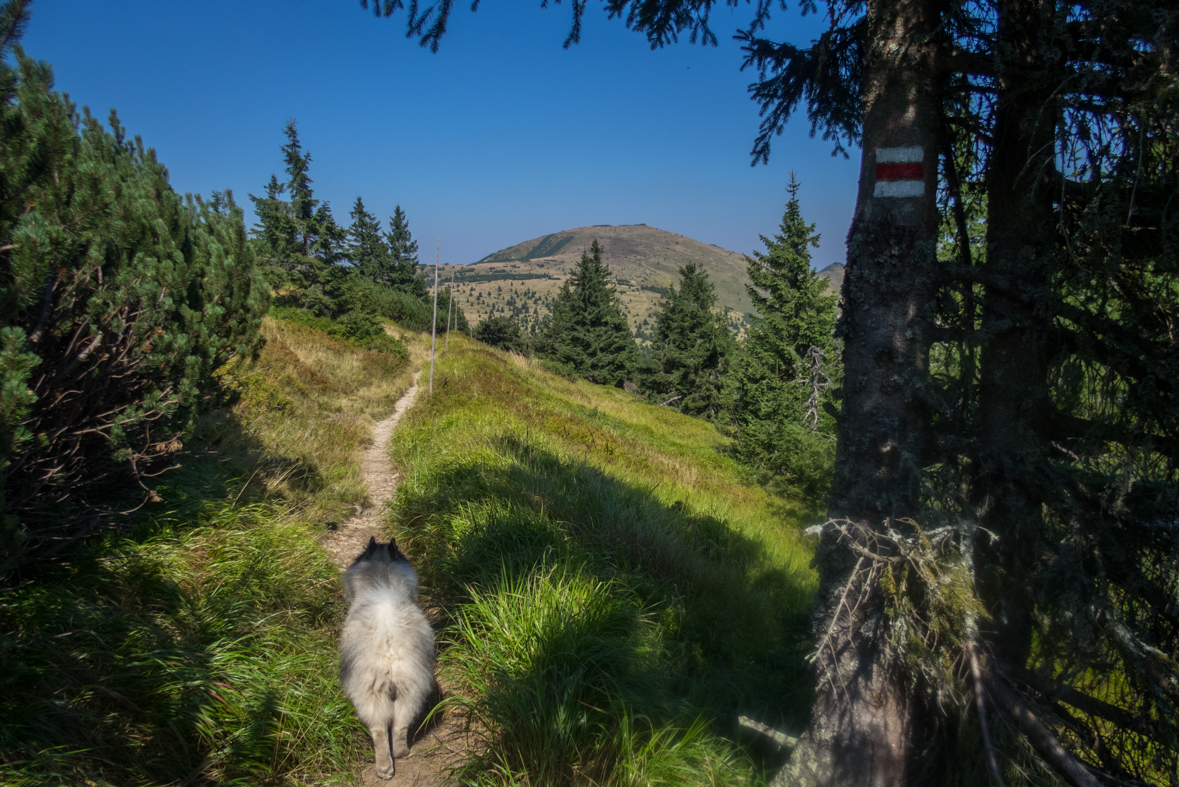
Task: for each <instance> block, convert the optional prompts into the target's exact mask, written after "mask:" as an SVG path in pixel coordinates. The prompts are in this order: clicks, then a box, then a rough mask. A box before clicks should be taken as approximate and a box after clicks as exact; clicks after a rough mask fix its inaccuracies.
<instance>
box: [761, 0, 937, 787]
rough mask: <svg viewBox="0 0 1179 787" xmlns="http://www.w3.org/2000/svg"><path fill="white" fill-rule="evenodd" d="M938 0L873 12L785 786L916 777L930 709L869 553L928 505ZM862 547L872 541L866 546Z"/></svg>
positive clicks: (882, 3)
mask: <svg viewBox="0 0 1179 787" xmlns="http://www.w3.org/2000/svg"><path fill="white" fill-rule="evenodd" d="M940 9H941V6H940V4H939V3H938V2H936V0H874V2H871V3H870V5H869V10H868V31H867V41H866V47H867V48H866V52H865V63H864V96H863V100H864V132H863V156H862V159H861V165H860V189H859V195H858V199H857V203H856V213H855V218H854V221H853V223H852V228H851V232H850V233H849V235H848V263H847V276H846V278H845V280H844V284H843V317H842V318H841V323H840V332H841V334H842V336H843V337H844V342H845V343H844V355H843V358H844V370H845V376H844V390H843V409H842V415H841V418H840V422H839V442H838V448H837V452H836V461H835V480H834V484H833V491H832V496H831V501H830V514H831V516H832V518H838V519H843V520H848V521H849V522H850V525H849V527H848V528H847V530H849V531H850V532H852V533H854V534H856V535H855V536H854V537H853V538H852V539H848V538H846V537H843V538H841V537H840V535H839V534H837V533H836V532H835V530H834V529H833V528H828V529H826V530H825V532H824V534H823V536H822V539H821V542H820V544H819V549H818V553H817V555H816V563H817V566H818V570H819V581H820V586H819V594H818V599H817V601H816V606H815V610H814V613H813V614H814V624H815V635H816V640H817V642H818V643H819V649H818V651H817V661H816V666H817V669H818V678H819V683H818V688H817V694H816V697H815V702H814V706H813V709H812V717H811V721H810V724H809V725H808V727H807V729H806V731H805V732H804V734H803V736H802V738H801V739H800V741H799V743H798V745H797V746H796V747H795V750H794V753H793V755H792V757H791V760H790V762H789V764H788V765H787V766H786V768H785V769H784V770H783V771H782V773H780V774H779V775H778V778H777V779H776V780H775V785H806V787H812V786H817V785H832V787H834V785H855V787H877V786H878V785H879V786H880V787H883V785H898V784H904V783H906V782H909V781H912V780H913V779H914V778H916V776H915V772H914V769H913V768H912V767H911V762H910V761H911V758H912V756H913V751H914V748H913V745H914V742H913V731H914V725H915V724H920V719H919V718H918V717H919V715H920V714H919V711H918V709H917V705H916V704H915V702H914V700H913V698H912V696H911V693H910V691H909V689H908V687H907V685H906V682H905V679H904V677H903V676H902V675H901V673H900V671H899V670H898V668H897V665H896V664H895V663H894V660H893V654H892V653H891V652H890V650H889V648H888V643H887V640H886V634H887V621H886V620H885V612H884V603H883V599H882V594H881V590H880V588H879V587H878V584H877V579H878V576H879V575H878V573H877V572H874V571H870V570H869V568H870V566H869V565H867V564H866V563H865V561H864V560H863V559H862V558H861V556H860V555H859V554H858V553H857V552H856V551H855V548H854V547H855V546H861V545H863V543H864V542H866V541H868V540H870V539H871V535H872V533H874V532H879V531H881V530H882V529H883V528H884V527H885V526H886V523H887V522H888V521H889V520H894V521H895V520H897V519H899V518H904V517H910V516H913V515H915V514H916V513H917V511H918V507H919V503H920V500H919V497H920V479H921V468H922V459H921V455H922V452H923V448H924V447H925V446H926V444H927V441H928V438H929V431H930V429H929V418H928V413H927V406H926V403H925V402H926V401H927V399H926V396H925V392H926V391H927V388H926V384H927V383H926V381H927V375H928V370H927V367H928V356H929V346H930V340H931V330H930V329H931V327H932V319H933V312H934V296H935V291H936V288H937V283H938V271H937V267H936V253H935V244H936V236H937V227H938V216H937V208H936V203H935V195H936V190H937V151H938V150H939V145H938V142H939V133H940V128H941V121H940V82H939V77H938V71H937V68H936V65H937V61H938V48H939V46H940V35H941V34H940V32H939V30H938V26H939V21H940V17H939V11H940ZM856 540H859V541H860V542H861V544H858V545H857V544H853V542H854V541H856Z"/></svg>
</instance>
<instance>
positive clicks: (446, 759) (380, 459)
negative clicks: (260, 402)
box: [323, 372, 469, 787]
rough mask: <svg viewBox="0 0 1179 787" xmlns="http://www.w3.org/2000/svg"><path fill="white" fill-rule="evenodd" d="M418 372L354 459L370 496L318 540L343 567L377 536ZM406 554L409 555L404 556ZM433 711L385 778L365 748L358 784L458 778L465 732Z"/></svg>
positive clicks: (439, 786)
mask: <svg viewBox="0 0 1179 787" xmlns="http://www.w3.org/2000/svg"><path fill="white" fill-rule="evenodd" d="M420 378H421V372H418V374H417V376H415V377H414V381H413V384H412V385H411V386H410V387H409V390H408V391H406V392H405V394H404V395H402V397H401V398H400V399H399V400H398V401H397V404H396V405H395V406H394V408H393V414H392V415H390V416H389V417H388V418H386V419H385V420H383V421H381V422H379V423H377V424H376V426H374V427H373V444H372V446H370V447H369V449H368V450H367V451H365V452H364V456H363V458H361V460H360V472H361V475H362V477H363V478H364V483H365V485H366V486H368V491H369V498H370V499H371V502H370V504H369V506H368V507H366V508H364V509H362V510H361V511H360V512H359V514H358V515H357V516H355V517H352V518H351V519H348V520H347V521H345V522H343V523H342V524H341V525H340V527H339V529H337V530H335V531H333V532H331V533H329V534H328V535H327V537H326V538H325V539H324V540H323V546H324V548H325V549H326V550H327V551H328V554H330V555H331V557H332V562H334V563H335V564H336V566H338V567H339V568H340V570H341V571H343V570H344V569H345V568H347V567H348V566H349V565H350V564H351V563H352V561H353V560H354V559H355V558H356V556H357V555H359V554H360V553H361V552H363V551H364V547H365V545H366V544H368V540H369V538H370V537H374V536H375V537H376V538H377V540H378V541H380V540H383V534H382V533H381V510H382V509H383V508H384V506H385V503H388V502H389V501H391V500H392V499H393V495H394V493H395V492H396V491H397V482H398V480H399V476H398V475H397V473H396V471H394V469H393V465H392V463H390V461H389V456H388V447H389V438H390V437H391V436H392V434H393V429H394V428H395V427H396V426H397V422H398V421H400V420H401V416H403V415H404V414H405V412H406V411H407V410H409V408H410V407H411V406H413V402H414V398H415V397H416V396H417V393H418V380H419V379H420ZM409 558H410V560H412V559H413V555H410V556H409ZM432 611H433V610H429V609H427V610H426V613H427V616H428V617H430V618H431V621H430V622H431V623H434V624H435V625H437V622H436V620H435V615H431V614H430V613H431V612H432ZM446 693H447V692H446V686H444V685H443V686H440V687H439V690H438V692H437V696H436V697H435V698H434V699H433V701H432V704H436V703H437V702H438V701H439V700H440V699H441V698H442V697H443V696H445V695H446ZM440 715H441V714H435V718H434V719H433V720H431V723H430V725H429V726H428V727H425V728H424V729H421V730H419V731H418V732H417V734H416V735H413V736H412V740H411V741H410V754H409V757H407V758H405V759H400V760H397V761H396V762H395V767H396V774H395V775H394V776H393V778H392V779H391V780H390V781H385V780H383V779H379V778H377V775H376V771H375V769H374V766H373V755H372V752H371V751H369V752H368V756H367V761H366V764H365V766H364V769H363V771H361V784H362V785H364V787H401V785H406V786H407V787H408V786H409V785H413V787H444V785H446V786H449V785H455V784H458V782H455V781H447V779H446V771H447V769H448V768H450V767H451V766H453V765H454V764H455V763H456V762H457V761H458V760H459V759H460V758H461V757H462V756H463V755H464V754H465V753H466V752H467V750H468V749H469V743H468V741H467V738H468V736H467V734H466V732H465V730H464V725H463V724H462V722H461V721H460V720H459V719H457V718H455V717H454V716H453V715H451V714H447V715H446V716H442V717H441V718H440Z"/></svg>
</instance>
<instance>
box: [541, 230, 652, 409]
mask: <svg viewBox="0 0 1179 787" xmlns="http://www.w3.org/2000/svg"><path fill="white" fill-rule="evenodd" d="M612 278H613V275H612V273H611V271H610V268H609V266H608V265H606V263H604V262H603V261H602V248H601V247H600V246H599V245H598V241H597V240H596V239H595V240H594V242H593V243H592V244H591V245H590V248H589V251H583V252H582V253H581V260H580V261H579V262H578V263H577V269H576V270H575V271H574V272H573V275H572V276H570V277H569V279H568V280H567V281H566V282H565V284H564V285H563V286H562V287H561V291H560V292H559V293H558V294H557V297H556V299H555V300H554V301H553V309H552V315H551V316H550V318H549V321H548V323H547V325H546V326H545V329H544V331H543V332H542V335H541V336H540V339H539V341H538V343H537V344H538V347H537V350H538V353H539V354H540V355H541V357H542V358H544V359H545V360H547V361H550V362H551V363H553V364H555V366H556V368H559V369H561V370H563V371H564V372H566V373H568V374H570V375H574V376H577V377H584V378H585V379H587V380H589V381H590V382H593V383H598V384H600V385H613V386H618V387H621V386H622V384H623V383H624V382H625V381H626V380H629V379H630V378H631V377H632V376H633V374H634V371H635V369H636V367H637V365H638V361H639V347H638V345H637V344H636V343H635V340H634V337H633V336H631V333H630V326H629V325H628V324H627V322H626V317H624V316H623V315H622V307H621V305H620V303H619V300H618V292H617V291H616V290H615V289H614V287H613V286H612V284H611V280H612Z"/></svg>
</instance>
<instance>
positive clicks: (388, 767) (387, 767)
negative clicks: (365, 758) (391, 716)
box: [370, 721, 395, 779]
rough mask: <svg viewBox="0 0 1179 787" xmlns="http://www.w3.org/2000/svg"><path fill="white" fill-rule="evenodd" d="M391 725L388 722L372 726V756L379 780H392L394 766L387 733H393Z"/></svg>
mask: <svg viewBox="0 0 1179 787" xmlns="http://www.w3.org/2000/svg"><path fill="white" fill-rule="evenodd" d="M392 727H393V725H392V724H390V723H389V722H388V721H385V722H376V723H374V724H373V726H372V729H371V730H370V732H372V735H373V755H374V756H375V758H376V764H377V777H378V778H381V779H392V778H393V773H394V770H395V766H394V764H393V752H392V751H391V749H390V746H389V733H391V732H392V731H393V729H392Z"/></svg>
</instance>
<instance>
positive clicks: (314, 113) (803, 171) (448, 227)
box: [23, 0, 858, 267]
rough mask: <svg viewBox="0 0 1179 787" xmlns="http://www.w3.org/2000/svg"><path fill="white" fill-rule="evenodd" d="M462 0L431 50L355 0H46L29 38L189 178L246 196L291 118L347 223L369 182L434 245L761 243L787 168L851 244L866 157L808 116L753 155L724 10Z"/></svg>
mask: <svg viewBox="0 0 1179 787" xmlns="http://www.w3.org/2000/svg"><path fill="white" fill-rule="evenodd" d="M550 6H551V7H549V8H547V9H542V8H540V2H539V0H483V1H482V2H481V4H480V8H479V11H478V12H477V13H471V12H470V11H469V10H468V8H469V4H466V3H463V2H460V3H459V7H458V8H456V10H455V12H454V14H453V16H452V18H451V26H450V31H449V32H448V34H447V35H446V37H445V38H444V39H443V40H442V46H441V49H440V51H439V52H438V53H437V54H431V53H430V52H429V51H428V50H425V49H423V48H421V47H420V46H418V44H417V42H416V41H413V40H409V39H406V38H405V35H404V30H405V27H404V25H405V17H404V15H403V12H402V15H400V16H398V17H395V18H393V19H384V20H377V19H374V18H373V16H372V13H371V12H368V11H363V10H362V9H361V8H360V3H359V0H201V2H176V1H175V0H102V2H96V1H95V0H36V1H35V2H34V3H33V6H32V11H33V17H32V22H31V24H30V26H29V29H28V32H27V34H26V36H25V39H24V42H23V43H24V46H25V48H26V50H27V51H28V52H29V54H30V55H32V56H34V57H36V58H38V59H41V60H47V61H49V62H50V63H51V64H52V65H53V67H54V72H55V76H56V80H57V88H58V89H59V90H62V91H65V92H68V93H69V94H70V97H71V98H72V99H73V100H74V101H75V102H77V103H78V104H79V105H80V106H81V105H85V106H89V107H90V108H91V110H92V111H94V112H95V114H97V115H99V116H100V117H102V118H105V117H106V115H107V112H108V111H109V109H110V108H111V107H114V108H116V109H117V110H118V112H119V117H120V119H121V120H122V122H123V124H124V125H125V126H126V127H127V128H128V131H129V132H130V133H131V134H139V135H141V136H142V137H143V139H144V142H145V143H146V144H147V145H149V146H151V147H154V148H155V149H156V151H157V153H158V154H159V157H160V159H161V161H163V162H164V163H165V164H166V165H167V166H168V169H169V172H170V173H171V179H172V185H173V186H174V187H175V188H176V189H177V190H178V191H181V192H199V193H201V194H206V195H207V194H208V193H209V192H211V191H212V190H214V189H224V188H231V189H233V191H234V194H235V196H236V198H237V199H238V201H239V202H241V203H243V204H244V205H245V206H247V222H248V223H252V222H253V215H252V211H251V210H250V207H251V206H250V203H249V200H248V198H247V193H254V194H261V193H262V191H263V189H264V186H265V184H266V181H267V180H268V179H269V177H270V175H271V173H276V174H278V175H279V176H280V178H281V177H282V161H281V158H280V153H279V147H280V146H281V145H282V144H283V142H284V141H285V140H284V138H283V135H282V126H283V123H284V121H285V120H286V119H287V118H289V117H292V116H293V117H295V118H296V119H297V120H298V122H299V131H300V138H301V141H302V142H303V145H304V147H305V149H306V150H308V151H309V152H310V153H311V156H312V164H311V177H312V179H313V180H314V188H315V191H316V196H317V197H319V198H321V199H326V200H329V201H330V202H331V204H332V209H333V211H334V212H335V214H336V217H337V219H339V220H342V221H343V222H344V223H347V221H348V216H347V214H348V211H349V209H350V208H351V206H352V204H353V202H354V201H355V199H356V197H357V195H360V196H362V197H363V198H364V201H365V205H366V206H367V207H368V208H369V210H370V211H372V212H374V213H376V214H377V216H379V217H380V218H381V219H382V221H385V220H386V217H387V216H388V215H390V214H391V213H392V212H393V209H394V206H395V205H398V204H400V205H401V206H402V207H403V209H404V210H405V211H406V213H407V215H408V218H409V224H410V229H411V231H412V232H413V234H414V237H415V238H416V239H417V240H418V241H419V244H420V246H421V252H422V253H421V257H422V260H423V262H426V261H430V262H432V261H433V257H434V246H435V239H439V238H440V239H441V246H442V261H443V262H449V263H467V262H474V261H475V260H478V259H479V258H481V257H483V256H485V255H487V254H490V253H491V252H494V251H497V250H499V249H501V248H504V247H506V246H509V245H511V244H514V243H518V242H520V241H523V240H527V239H529V238H533V237H536V236H539V235H544V234H547V233H550V232H556V231H559V230H562V229H567V228H570V227H575V226H582V225H590V224H635V223H645V224H649V225H651V226H654V227H659V228H660V229H664V230H669V231H671V232H677V233H680V234H682V235H687V236H688V237H692V238H695V239H697V240H700V241H703V242H706V243H715V244H716V245H718V246H723V247H725V248H728V249H732V250H734V251H739V252H743V253H749V252H751V251H753V250H755V249H756V250H760V249H761V248H762V246H761V244H760V242H759V240H758V235H759V234H766V235H769V234H772V233H773V232H775V231H776V229H777V226H778V222H779V221H780V219H781V216H782V209H783V205H784V203H785V200H786V192H785V185H786V183H787V181H788V179H789V173H790V171H791V170H794V171H797V173H798V175H799V178H800V180H801V181H802V191H801V192H800V197H801V199H802V204H803V211H804V215H805V216H806V218H807V220H808V221H812V222H815V223H816V224H817V225H818V231H819V232H821V233H822V236H823V238H822V247H821V248H820V249H818V250H816V251H815V253H814V259H813V261H814V264H815V266H816V267H822V266H825V265H827V264H828V263H831V262H836V261H842V260H843V256H844V237H845V235H846V233H847V228H848V226H849V224H850V221H851V215H852V209H853V207H854V201H855V191H856V178H857V175H858V161H857V160H856V156H855V154H854V152H853V158H852V160H850V161H847V160H844V159H843V158H842V157H832V156H831V155H830V153H831V146H830V144H829V143H825V142H823V141H822V140H821V139H810V138H809V130H810V129H809V124H808V123H807V122H806V118H805V117H804V116H802V115H801V114H800V115H798V116H796V117H795V118H793V119H792V120H791V122H790V123H789V125H788V127H787V130H786V133H785V134H784V135H783V136H781V137H779V138H778V139H777V140H776V141H775V143H774V146H773V152H772V154H771V157H770V163H769V164H768V165H758V166H757V167H750V165H749V162H750V157H749V150H750V148H751V146H752V142H753V138H754V137H755V136H756V134H757V128H758V122H759V118H758V113H757V106H756V105H755V104H754V103H753V102H752V101H750V100H749V98H748V93H747V86H748V84H749V83H750V82H751V81H752V80H753V78H754V77H755V74H753V73H752V72H749V71H746V72H744V73H742V72H741V71H740V70H739V68H740V63H741V53H740V49H739V47H738V45H737V43H736V42H735V41H733V40H732V39H731V37H730V36H731V35H732V33H733V32H734V31H735V30H736V29H738V28H739V27H740V26H742V25H743V24H744V23H745V22H746V21H747V19H748V11H747V10H746V9H742V10H740V11H738V12H735V13H732V14H730V12H729V11H728V10H727V9H722V10H720V11H719V12H718V13H717V14H716V15H715V17H714V21H713V27H714V29H715V31H716V32H717V35H718V38H719V39H720V45H719V46H718V47H715V48H714V47H702V46H700V45H692V44H689V43H687V41H683V42H681V43H680V44H677V45H674V46H669V47H666V48H664V49H661V50H657V51H651V50H650V48H649V46H648V45H647V43H646V41H645V39H644V38H643V37H642V36H640V35H638V34H636V33H633V32H630V31H628V30H626V29H625V27H624V26H623V25H622V24H621V22H619V21H618V20H608V19H607V18H606V15H605V13H604V12H603V11H602V10H601V8H600V7H599V6H596V5H594V4H593V3H590V4H588V6H587V11H586V20H585V24H584V27H583V32H582V41H581V43H580V44H579V45H576V46H574V47H571V48H570V49H569V50H563V49H562V48H561V44H562V42H563V41H564V39H565V36H566V34H567V32H568V29H569V22H570V8H569V5H568V0H567V1H566V2H565V3H563V4H561V5H553V3H551V2H550ZM820 23H821V20H819V19H817V18H815V17H813V16H812V17H808V18H801V17H800V16H799V15H798V13H797V11H796V10H794V9H793V8H792V9H791V10H790V11H787V12H779V13H778V14H777V15H776V18H775V19H774V20H773V22H772V24H771V27H770V28H769V30H768V35H769V37H771V38H773V39H775V40H787V41H791V42H793V43H798V44H802V43H806V42H809V41H810V40H811V39H812V38H813V37H814V36H815V35H816V34H817V32H818V29H819V28H818V25H819V24H820Z"/></svg>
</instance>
